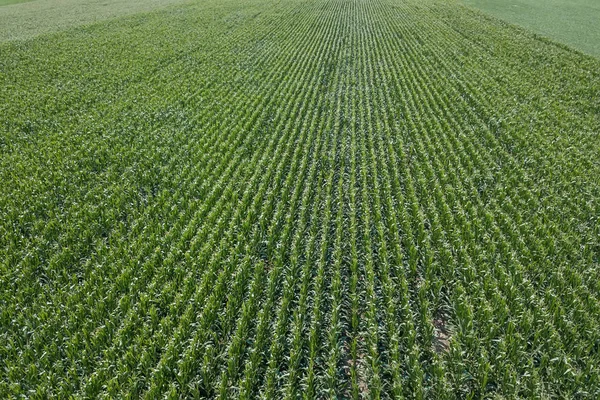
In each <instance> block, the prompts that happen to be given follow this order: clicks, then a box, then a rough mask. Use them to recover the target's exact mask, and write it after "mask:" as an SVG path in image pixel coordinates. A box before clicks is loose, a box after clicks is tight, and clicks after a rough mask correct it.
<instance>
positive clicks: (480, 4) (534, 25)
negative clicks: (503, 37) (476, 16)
mask: <svg viewBox="0 0 600 400" xmlns="http://www.w3.org/2000/svg"><path fill="white" fill-rule="evenodd" d="M459 1H460V2H462V3H464V4H466V5H468V6H471V7H474V8H478V9H480V10H482V11H484V12H485V13H487V14H491V15H493V16H495V17H497V18H501V19H503V20H505V21H508V22H510V23H512V24H517V25H520V26H522V27H524V28H526V29H528V30H531V31H534V32H536V33H539V34H541V35H544V36H546V37H549V38H551V39H552V40H556V41H557V42H560V43H564V44H567V45H569V46H572V47H574V48H576V49H579V50H580V51H583V52H585V53H588V54H591V55H595V56H600V29H598V21H600V5H599V3H598V2H597V1H595V0H511V1H510V2H507V1H504V0H459Z"/></svg>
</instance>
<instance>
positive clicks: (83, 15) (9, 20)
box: [0, 0, 189, 42]
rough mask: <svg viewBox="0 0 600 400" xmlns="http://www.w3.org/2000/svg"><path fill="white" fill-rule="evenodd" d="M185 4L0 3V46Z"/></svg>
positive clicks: (150, 0) (113, 0)
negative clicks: (8, 5) (9, 5)
mask: <svg viewBox="0 0 600 400" xmlns="http://www.w3.org/2000/svg"><path fill="white" fill-rule="evenodd" d="M188 1H189V0H31V1H29V0H26V1H20V0H0V6H1V5H4V4H13V3H19V4H14V5H12V6H11V7H0V42H5V41H9V40H22V39H30V38H33V37H36V36H39V35H43V34H50V33H54V32H59V31H63V30H66V29H73V28H76V27H82V26H86V25H89V24H93V23H97V22H100V21H104V20H109V19H114V18H119V17H124V16H127V15H132V14H139V13H145V12H150V11H153V10H157V9H161V8H165V7H168V6H171V5H175V4H183V3H185V2H188Z"/></svg>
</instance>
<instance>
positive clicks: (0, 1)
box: [0, 0, 35, 7]
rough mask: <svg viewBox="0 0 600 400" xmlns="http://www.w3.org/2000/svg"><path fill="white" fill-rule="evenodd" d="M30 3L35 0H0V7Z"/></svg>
mask: <svg viewBox="0 0 600 400" xmlns="http://www.w3.org/2000/svg"><path fill="white" fill-rule="evenodd" d="M29 1H35V0H0V7H2V6H7V5H10V4H17V3H27V2H29Z"/></svg>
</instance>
